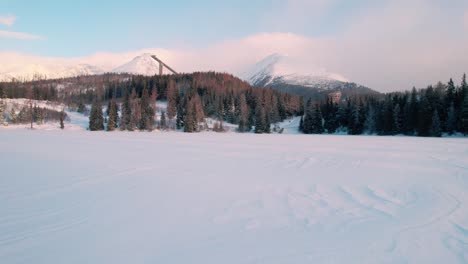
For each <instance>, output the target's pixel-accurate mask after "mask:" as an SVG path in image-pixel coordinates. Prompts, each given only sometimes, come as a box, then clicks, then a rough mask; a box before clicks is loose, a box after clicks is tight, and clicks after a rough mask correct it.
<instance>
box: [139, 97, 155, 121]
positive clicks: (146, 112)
mask: <svg viewBox="0 0 468 264" xmlns="http://www.w3.org/2000/svg"><path fill="white" fill-rule="evenodd" d="M149 100H150V98H149V91H148V89H147V88H145V89H143V93H142V95H141V101H140V113H141V115H140V120H139V121H138V128H139V129H140V130H151V128H150V119H151V118H154V116H151V112H152V110H151V106H150V101H149Z"/></svg>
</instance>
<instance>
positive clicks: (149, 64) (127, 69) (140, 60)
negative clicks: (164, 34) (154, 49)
mask: <svg viewBox="0 0 468 264" xmlns="http://www.w3.org/2000/svg"><path fill="white" fill-rule="evenodd" d="M112 72H115V73H131V74H141V75H148V76H151V75H156V74H159V63H158V62H157V61H155V60H154V59H153V58H151V54H149V53H145V54H143V55H141V56H137V57H135V58H134V59H133V60H131V61H129V62H127V63H125V64H123V65H121V66H119V67H117V68H115V69H113V70H112Z"/></svg>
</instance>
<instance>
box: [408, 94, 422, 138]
mask: <svg viewBox="0 0 468 264" xmlns="http://www.w3.org/2000/svg"><path fill="white" fill-rule="evenodd" d="M417 96H418V95H417V91H416V88H415V87H413V89H412V90H411V96H410V102H409V116H408V125H407V129H408V133H409V134H410V135H413V134H414V133H415V132H416V129H417V128H418V123H419V121H418V117H419V109H418V107H419V105H418V104H419V102H418V97H417Z"/></svg>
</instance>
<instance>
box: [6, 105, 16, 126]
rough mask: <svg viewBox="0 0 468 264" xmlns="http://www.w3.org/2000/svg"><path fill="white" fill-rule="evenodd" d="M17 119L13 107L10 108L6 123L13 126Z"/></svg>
mask: <svg viewBox="0 0 468 264" xmlns="http://www.w3.org/2000/svg"><path fill="white" fill-rule="evenodd" d="M17 119H18V116H17V115H16V110H15V108H14V107H12V108H11V110H10V114H9V117H8V122H10V123H12V124H14V123H16V121H17Z"/></svg>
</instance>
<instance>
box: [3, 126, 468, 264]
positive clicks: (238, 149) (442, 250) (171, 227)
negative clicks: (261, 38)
mask: <svg viewBox="0 0 468 264" xmlns="http://www.w3.org/2000/svg"><path fill="white" fill-rule="evenodd" d="M0 139H1V140H0V168H1V171H2V173H0V201H1V202H0V259H1V263H6V264H13V263H80V264H81V263H125V264H127V263H203V264H209V263H216V264H218V263H226V264H229V263H233V264H234V263H235V264H239V263H273V264H274V263H288V264H294V263H467V262H468V204H467V203H468V140H467V139H447V138H442V139H441V138H414V137H365V136H325V135H323V136H321V135H320V136H312V135H254V134H234V133H220V134H219V133H202V134H185V133H159V134H153V133H139V132H134V133H128V132H120V133H106V132H88V131H68V132H64V131H39V130H33V131H28V130H0Z"/></svg>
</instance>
